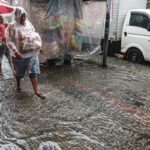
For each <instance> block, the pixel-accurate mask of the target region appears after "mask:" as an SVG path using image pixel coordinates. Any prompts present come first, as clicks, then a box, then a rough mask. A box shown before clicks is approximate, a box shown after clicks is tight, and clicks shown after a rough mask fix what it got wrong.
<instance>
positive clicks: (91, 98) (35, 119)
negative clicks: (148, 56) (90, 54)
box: [0, 58, 150, 150]
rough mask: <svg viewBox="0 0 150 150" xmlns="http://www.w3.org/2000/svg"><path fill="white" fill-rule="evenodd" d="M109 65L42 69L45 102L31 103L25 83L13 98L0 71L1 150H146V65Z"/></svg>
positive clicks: (149, 93) (149, 121) (149, 128)
mask: <svg viewBox="0 0 150 150" xmlns="http://www.w3.org/2000/svg"><path fill="white" fill-rule="evenodd" d="M95 60H96V59H95ZM92 63H93V64H92ZM108 64H109V66H108V68H107V69H103V68H101V67H99V66H98V65H96V63H95V61H90V63H85V62H83V61H74V63H73V64H72V66H63V67H47V68H42V74H41V76H40V79H39V80H40V89H41V91H43V92H44V93H45V94H46V96H47V98H46V99H45V100H40V99H35V98H34V97H33V90H32V87H31V84H30V82H29V80H28V79H24V80H23V81H22V86H23V92H22V93H21V94H17V93H16V92H15V80H14V78H13V76H12V73H11V71H10V68H9V67H6V66H7V65H5V67H4V68H5V76H4V77H3V78H1V79H0V131H1V132H0V150H149V149H150V88H149V85H150V65H149V64H148V65H138V64H132V63H129V62H126V61H122V60H118V59H114V58H109V59H108Z"/></svg>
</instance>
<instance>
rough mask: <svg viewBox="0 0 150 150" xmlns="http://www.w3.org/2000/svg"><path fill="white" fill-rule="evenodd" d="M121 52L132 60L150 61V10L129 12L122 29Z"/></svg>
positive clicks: (139, 61)
mask: <svg viewBox="0 0 150 150" xmlns="http://www.w3.org/2000/svg"><path fill="white" fill-rule="evenodd" d="M121 41H122V43H121V52H122V53H124V54H125V58H126V59H127V60H129V61H132V62H138V63H142V62H143V61H144V60H146V61H150V10H149V9H141V10H138V9H136V10H131V11H129V12H128V14H127V16H126V19H125V22H124V26H123V31H122V40H121Z"/></svg>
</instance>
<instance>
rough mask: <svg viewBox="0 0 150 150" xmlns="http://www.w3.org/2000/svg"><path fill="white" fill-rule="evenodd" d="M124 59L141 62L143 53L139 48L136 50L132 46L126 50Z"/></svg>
mask: <svg viewBox="0 0 150 150" xmlns="http://www.w3.org/2000/svg"><path fill="white" fill-rule="evenodd" d="M126 59H127V60H128V61H131V62H133V63H140V64H141V63H143V62H144V57H143V54H142V53H141V52H140V50H138V49H136V48H132V49H130V50H128V52H127V54H126Z"/></svg>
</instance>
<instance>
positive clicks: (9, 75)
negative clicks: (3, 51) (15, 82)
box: [2, 56, 13, 79]
mask: <svg viewBox="0 0 150 150" xmlns="http://www.w3.org/2000/svg"><path fill="white" fill-rule="evenodd" d="M2 68H3V73H4V75H3V76H2V78H3V79H10V78H13V74H12V70H11V67H10V65H9V63H8V60H7V58H6V57H5V56H4V57H3V60H2Z"/></svg>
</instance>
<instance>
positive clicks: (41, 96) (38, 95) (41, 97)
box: [35, 94, 46, 99]
mask: <svg viewBox="0 0 150 150" xmlns="http://www.w3.org/2000/svg"><path fill="white" fill-rule="evenodd" d="M35 96H37V97H38V98H40V99H45V98H46V96H44V95H43V94H35Z"/></svg>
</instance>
